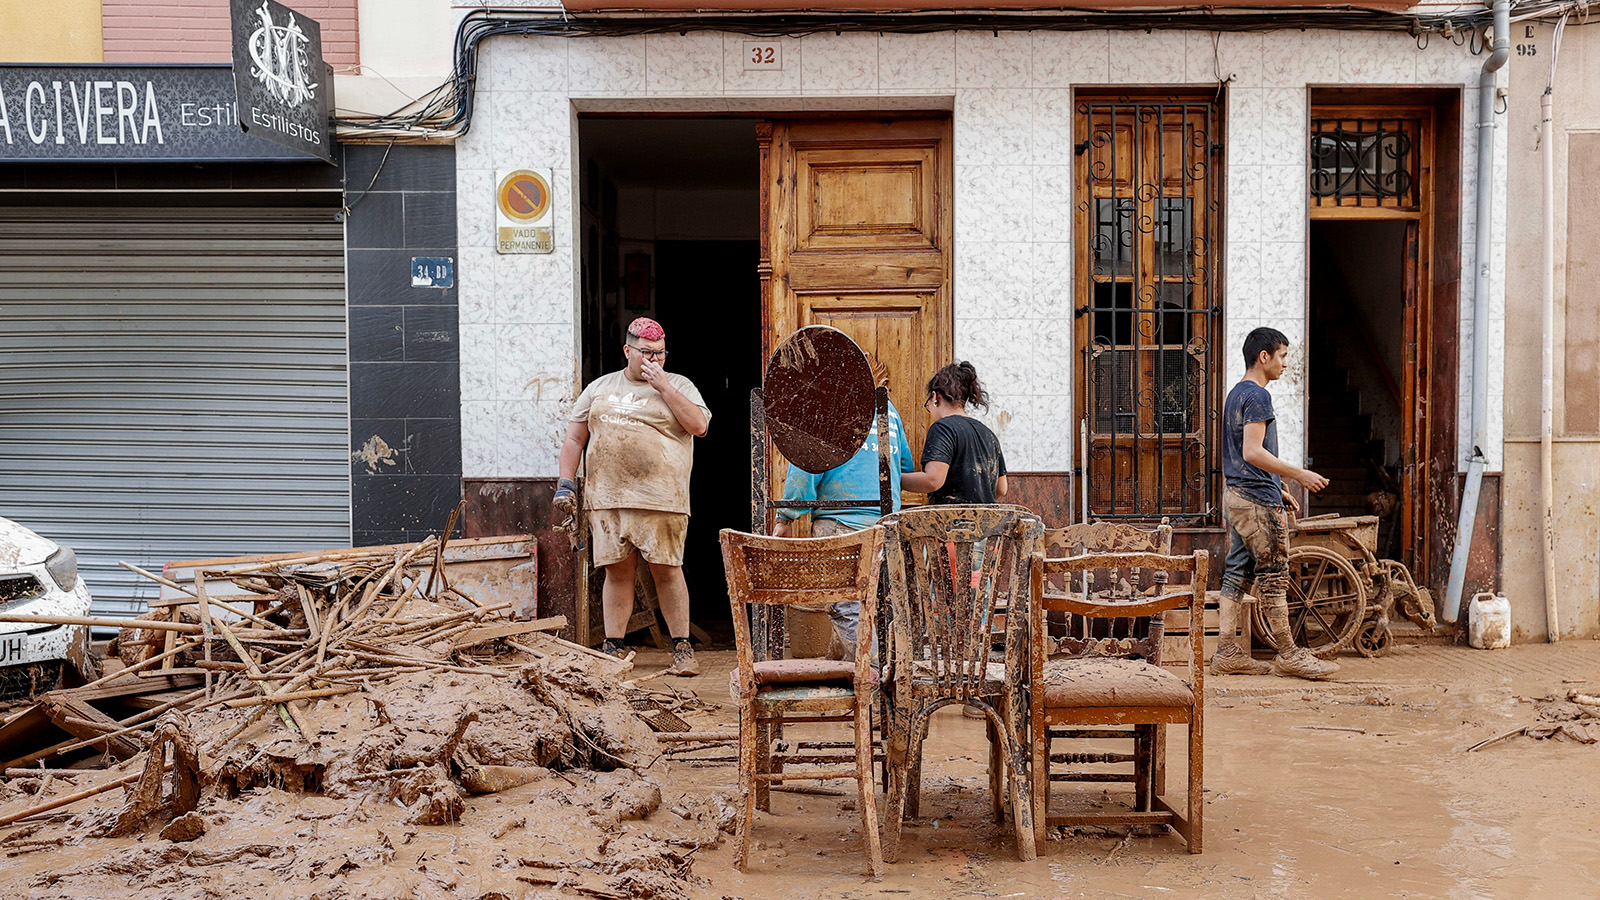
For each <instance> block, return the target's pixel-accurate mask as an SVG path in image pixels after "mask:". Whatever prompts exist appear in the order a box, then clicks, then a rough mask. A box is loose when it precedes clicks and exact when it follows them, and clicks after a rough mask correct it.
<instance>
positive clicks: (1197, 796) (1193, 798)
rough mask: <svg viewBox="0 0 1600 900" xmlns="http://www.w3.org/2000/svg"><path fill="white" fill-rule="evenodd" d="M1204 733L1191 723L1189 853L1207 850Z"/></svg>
mask: <svg viewBox="0 0 1600 900" xmlns="http://www.w3.org/2000/svg"><path fill="white" fill-rule="evenodd" d="M1203 734H1204V732H1202V731H1201V729H1200V726H1199V725H1198V724H1196V723H1195V722H1194V720H1192V719H1191V720H1190V721H1189V852H1190V853H1199V852H1201V851H1202V850H1203V849H1205V841H1204V831H1205V828H1204V825H1205V823H1204V819H1205V809H1206V802H1205V788H1204V785H1203V782H1204V781H1205V777H1204V776H1205V766H1204V765H1203V760H1202V758H1201V738H1202V735H1203Z"/></svg>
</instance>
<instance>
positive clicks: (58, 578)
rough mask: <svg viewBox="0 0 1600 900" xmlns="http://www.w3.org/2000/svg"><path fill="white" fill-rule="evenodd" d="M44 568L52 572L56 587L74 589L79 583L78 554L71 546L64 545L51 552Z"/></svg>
mask: <svg viewBox="0 0 1600 900" xmlns="http://www.w3.org/2000/svg"><path fill="white" fill-rule="evenodd" d="M44 568H45V571H47V572H49V573H50V577H51V578H52V579H53V580H54V581H55V583H56V587H58V588H61V589H62V590H63V591H70V590H72V586H73V585H75V584H77V583H78V554H76V553H73V552H72V548H70V547H62V548H61V549H60V550H57V551H56V552H54V553H52V554H50V558H49V559H47V560H45V561H44Z"/></svg>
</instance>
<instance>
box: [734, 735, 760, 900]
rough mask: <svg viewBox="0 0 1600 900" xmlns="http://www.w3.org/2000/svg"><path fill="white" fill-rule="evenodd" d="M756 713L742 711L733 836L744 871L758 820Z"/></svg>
mask: <svg viewBox="0 0 1600 900" xmlns="http://www.w3.org/2000/svg"><path fill="white" fill-rule="evenodd" d="M757 727H758V726H757V725H756V717H755V711H754V710H752V709H751V708H750V707H749V706H744V707H742V708H741V709H740V710H739V763H740V765H739V772H740V775H739V820H738V825H737V831H736V833H735V835H734V865H735V866H737V867H738V869H739V871H741V872H742V871H744V869H745V866H746V864H748V863H749V861H750V828H751V826H752V825H753V824H754V821H755V817H756V772H757V771H758V769H757V762H756V759H757V752H756V751H757V746H756V745H757V740H756V731H757Z"/></svg>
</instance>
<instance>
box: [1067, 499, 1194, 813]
mask: <svg viewBox="0 0 1600 900" xmlns="http://www.w3.org/2000/svg"><path fill="white" fill-rule="evenodd" d="M1085 553H1159V554H1160V555H1162V556H1171V555H1172V525H1171V524H1170V521H1169V520H1168V519H1167V518H1165V517H1163V518H1162V519H1161V522H1160V524H1158V525H1157V526H1156V527H1154V528H1143V527H1140V526H1138V525H1126V524H1121V523H1116V522H1086V523H1081V524H1078V525H1068V526H1066V527H1065V528H1050V529H1046V530H1045V533H1044V555H1045V556H1046V557H1061V556H1082V555H1083V554H1085ZM1084 574H1085V575H1086V576H1088V577H1090V578H1091V579H1092V578H1093V577H1094V575H1095V573H1092V572H1091V573H1084ZM1100 574H1101V580H1102V581H1103V582H1104V584H1097V585H1095V586H1094V587H1092V588H1091V590H1093V591H1094V592H1095V593H1096V594H1097V595H1101V596H1111V597H1121V598H1128V597H1132V596H1133V595H1134V594H1136V593H1143V594H1144V595H1146V596H1157V595H1160V594H1164V593H1166V586H1167V580H1168V575H1169V573H1168V572H1166V571H1163V570H1157V571H1154V572H1151V571H1150V570H1148V569H1146V570H1129V569H1118V570H1115V571H1109V572H1104V573H1100ZM1066 581H1067V579H1066V576H1065V575H1055V576H1052V577H1049V578H1046V579H1045V590H1046V591H1049V592H1053V593H1058V594H1059V593H1065V592H1066V589H1067V585H1066ZM1163 618H1164V617H1163ZM1045 621H1046V624H1047V625H1048V627H1049V629H1050V630H1049V634H1050V636H1052V637H1057V638H1060V637H1074V638H1078V639H1087V638H1091V637H1101V638H1105V637H1124V638H1127V637H1135V636H1142V635H1144V634H1146V633H1147V632H1148V631H1149V629H1150V628H1151V627H1155V628H1159V629H1161V630H1162V633H1163V635H1164V634H1165V628H1166V624H1167V623H1166V622H1164V621H1162V620H1161V619H1158V620H1157V621H1155V622H1152V621H1150V620H1149V619H1090V618H1085V617H1083V616H1074V615H1070V614H1068V613H1064V612H1054V613H1048V614H1046V616H1045ZM1164 648H1165V638H1164V637H1163V652H1164ZM1155 661H1156V662H1158V663H1159V662H1160V660H1159V659H1158V660H1155ZM1079 731H1080V729H1074V728H1052V729H1050V732H1049V737H1050V740H1051V747H1054V746H1055V741H1059V740H1070V739H1077V738H1082V737H1083V735H1081V734H1079V733H1078V732H1079ZM1098 731H1099V733H1100V734H1101V735H1102V737H1103V736H1104V734H1105V729H1104V728H1103V727H1102V728H1100V729H1098ZM1147 731H1148V732H1153V734H1154V740H1155V745H1154V760H1153V762H1154V766H1155V771H1154V773H1153V778H1154V790H1155V792H1156V793H1157V794H1163V793H1166V789H1167V767H1166V762H1167V747H1166V744H1167V740H1166V738H1167V734H1166V732H1167V727H1166V726H1165V725H1148V726H1145V725H1135V726H1131V727H1130V728H1129V729H1128V738H1129V739H1130V740H1135V741H1137V740H1138V739H1139V737H1140V736H1141V735H1142V734H1143V733H1144V732H1147ZM1135 749H1137V748H1135ZM1102 755H1103V756H1107V757H1114V758H1108V759H1107V760H1106V761H1107V762H1113V763H1116V762H1124V763H1125V762H1131V761H1134V760H1135V756H1136V754H1123V755H1117V754H1102ZM1043 827H1044V826H1042V825H1040V826H1039V828H1040V830H1041V831H1042V830H1043Z"/></svg>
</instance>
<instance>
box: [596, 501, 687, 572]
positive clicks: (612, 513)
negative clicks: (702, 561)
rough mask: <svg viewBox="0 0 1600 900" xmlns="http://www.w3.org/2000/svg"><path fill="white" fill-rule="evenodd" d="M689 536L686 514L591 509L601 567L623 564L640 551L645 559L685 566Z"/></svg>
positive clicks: (598, 561) (646, 510)
mask: <svg viewBox="0 0 1600 900" xmlns="http://www.w3.org/2000/svg"><path fill="white" fill-rule="evenodd" d="M688 535H689V516H688V514H686V513H673V512H662V511H661V510H657V509H591V510H589V544H590V547H591V552H592V554H593V557H594V564H595V565H597V566H609V565H612V564H613V563H619V562H622V561H623V560H625V559H627V558H628V557H629V556H630V555H632V553H633V551H634V550H638V551H639V555H640V556H643V557H644V559H645V562H651V563H655V564H656V565H658V566H681V565H683V542H684V539H685V538H686V537H688Z"/></svg>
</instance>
